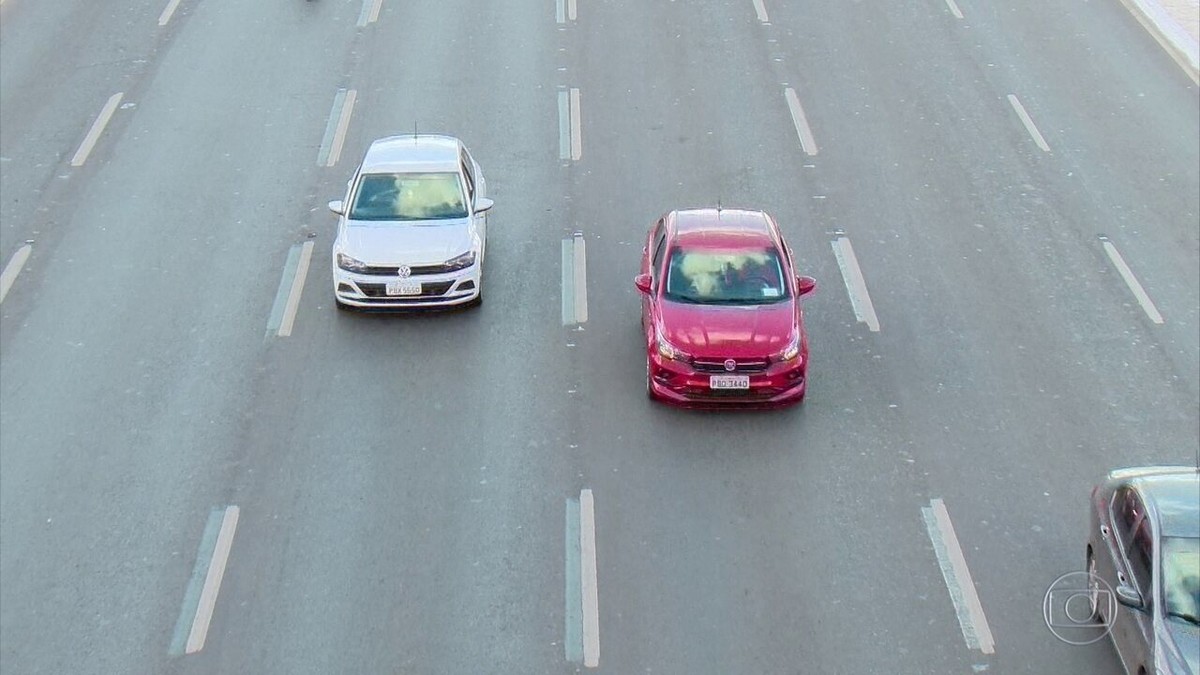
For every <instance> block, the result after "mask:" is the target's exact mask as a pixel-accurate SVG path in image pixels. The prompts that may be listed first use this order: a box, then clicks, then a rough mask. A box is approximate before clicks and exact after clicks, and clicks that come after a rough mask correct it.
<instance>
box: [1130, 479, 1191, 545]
mask: <svg viewBox="0 0 1200 675" xmlns="http://www.w3.org/2000/svg"><path fill="white" fill-rule="evenodd" d="M1129 473H1131V474H1132V476H1130V479H1129V482H1130V483H1131V484H1133V485H1136V486H1137V488H1138V490H1139V491H1140V492H1141V493H1142V494H1143V495H1145V496H1146V500H1147V501H1148V502H1149V503H1150V505H1151V507H1152V508H1153V509H1154V511H1155V512H1157V513H1158V523H1159V532H1160V533H1161V534H1162V536H1164V537H1200V469H1194V468H1188V467H1179V468H1177V469H1174V470H1171V469H1165V468H1164V469H1157V470H1149V471H1146V472H1129Z"/></svg>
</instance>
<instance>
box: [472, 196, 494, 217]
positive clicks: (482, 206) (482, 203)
mask: <svg viewBox="0 0 1200 675" xmlns="http://www.w3.org/2000/svg"><path fill="white" fill-rule="evenodd" d="M495 205H496V202H494V201H492V200H490V199H488V198H487V197H480V198H479V199H476V200H475V213H483V212H484V211H487V210H488V209H490V208H492V207H493V206H495Z"/></svg>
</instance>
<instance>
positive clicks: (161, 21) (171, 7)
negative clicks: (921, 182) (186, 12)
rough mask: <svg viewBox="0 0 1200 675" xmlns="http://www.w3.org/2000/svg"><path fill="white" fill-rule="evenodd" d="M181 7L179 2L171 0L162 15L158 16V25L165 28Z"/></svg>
mask: <svg viewBox="0 0 1200 675" xmlns="http://www.w3.org/2000/svg"><path fill="white" fill-rule="evenodd" d="M176 7H179V0H171V1H170V2H168V3H167V6H166V7H165V8H163V11H162V14H159V15H158V25H159V26H165V25H167V22H168V21H170V20H171V15H172V14H174V13H175V8H176Z"/></svg>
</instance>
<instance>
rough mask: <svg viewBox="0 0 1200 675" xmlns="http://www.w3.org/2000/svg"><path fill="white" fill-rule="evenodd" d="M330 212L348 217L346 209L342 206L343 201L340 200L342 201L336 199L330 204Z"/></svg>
mask: <svg viewBox="0 0 1200 675" xmlns="http://www.w3.org/2000/svg"><path fill="white" fill-rule="evenodd" d="M329 210H330V211H333V212H334V213H336V214H338V215H339V216H344V215H346V207H345V206H343V205H342V200H340V199H335V200H333V201H331V202H329Z"/></svg>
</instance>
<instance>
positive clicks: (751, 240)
mask: <svg viewBox="0 0 1200 675" xmlns="http://www.w3.org/2000/svg"><path fill="white" fill-rule="evenodd" d="M668 222H670V223H671V226H672V228H673V229H674V232H675V236H674V241H675V243H676V244H679V245H687V246H703V247H706V248H707V247H714V248H724V247H732V248H741V247H754V248H759V247H763V246H774V245H775V233H774V231H773V228H772V225H771V220H770V219H769V217H768V216H767V214H765V213H763V212H762V211H747V210H744V209H720V210H717V209H713V208H708V209H688V210H686V211H673V212H671V214H670V215H669V216H668Z"/></svg>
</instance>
